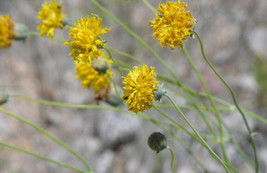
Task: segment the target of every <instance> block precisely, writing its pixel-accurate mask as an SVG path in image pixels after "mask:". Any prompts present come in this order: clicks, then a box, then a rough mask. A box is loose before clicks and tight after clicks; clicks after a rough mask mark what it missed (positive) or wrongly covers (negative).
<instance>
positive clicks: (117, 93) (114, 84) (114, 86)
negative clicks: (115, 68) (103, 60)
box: [107, 73, 120, 97]
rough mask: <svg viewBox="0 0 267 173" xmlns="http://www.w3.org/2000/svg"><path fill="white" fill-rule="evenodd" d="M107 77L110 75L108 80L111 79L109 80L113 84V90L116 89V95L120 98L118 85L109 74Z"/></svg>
mask: <svg viewBox="0 0 267 173" xmlns="http://www.w3.org/2000/svg"><path fill="white" fill-rule="evenodd" d="M107 75H108V78H109V80H110V81H111V83H112V85H113V88H114V90H115V93H116V95H117V96H119V97H120V94H119V92H118V89H117V85H116V83H115V82H114V81H113V79H112V77H111V76H110V75H109V74H108V73H107Z"/></svg>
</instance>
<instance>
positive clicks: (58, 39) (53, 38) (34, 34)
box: [28, 31, 67, 43]
mask: <svg viewBox="0 0 267 173" xmlns="http://www.w3.org/2000/svg"><path fill="white" fill-rule="evenodd" d="M28 33H29V35H31V36H36V37H44V38H49V39H51V40H55V41H59V42H63V43H64V42H66V41H67V40H65V39H62V38H57V37H52V38H51V37H48V36H46V35H44V36H41V35H40V33H38V32H32V31H29V32H28Z"/></svg>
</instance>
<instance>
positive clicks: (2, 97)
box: [0, 89, 9, 105]
mask: <svg viewBox="0 0 267 173" xmlns="http://www.w3.org/2000/svg"><path fill="white" fill-rule="evenodd" d="M8 98H9V95H8V93H7V92H6V91H5V90H2V89H0V105H2V104H4V103H6V102H7V101H8Z"/></svg>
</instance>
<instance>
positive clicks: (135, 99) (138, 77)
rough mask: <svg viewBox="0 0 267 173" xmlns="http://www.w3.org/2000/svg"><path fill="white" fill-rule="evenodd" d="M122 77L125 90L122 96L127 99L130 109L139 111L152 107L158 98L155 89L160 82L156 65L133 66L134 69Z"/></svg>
mask: <svg viewBox="0 0 267 173" xmlns="http://www.w3.org/2000/svg"><path fill="white" fill-rule="evenodd" d="M122 78H123V81H122V84H123V85H124V87H123V89H124V90H125V91H124V92H123V95H122V96H121V97H122V98H123V99H124V100H126V102H125V103H126V104H127V105H128V107H129V110H131V111H133V112H135V113H137V112H140V111H141V112H143V111H144V110H145V109H149V108H151V107H152V102H154V101H155V100H156V99H155V95H154V91H156V90H157V86H156V85H157V84H159V81H157V80H156V73H155V72H154V67H147V65H142V66H141V67H133V71H130V72H129V73H128V75H127V76H126V77H122Z"/></svg>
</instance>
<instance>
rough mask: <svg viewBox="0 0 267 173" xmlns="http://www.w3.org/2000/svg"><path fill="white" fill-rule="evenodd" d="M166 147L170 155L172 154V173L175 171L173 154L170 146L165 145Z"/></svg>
mask: <svg viewBox="0 0 267 173" xmlns="http://www.w3.org/2000/svg"><path fill="white" fill-rule="evenodd" d="M167 149H168V150H169V151H170V153H171V156H172V161H171V168H172V172H173V173H176V171H175V169H174V168H173V161H174V154H173V151H172V149H171V147H169V146H167Z"/></svg>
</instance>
